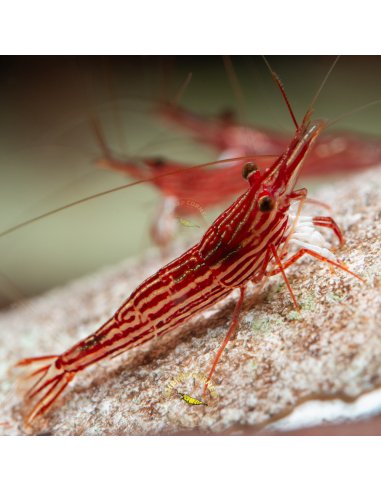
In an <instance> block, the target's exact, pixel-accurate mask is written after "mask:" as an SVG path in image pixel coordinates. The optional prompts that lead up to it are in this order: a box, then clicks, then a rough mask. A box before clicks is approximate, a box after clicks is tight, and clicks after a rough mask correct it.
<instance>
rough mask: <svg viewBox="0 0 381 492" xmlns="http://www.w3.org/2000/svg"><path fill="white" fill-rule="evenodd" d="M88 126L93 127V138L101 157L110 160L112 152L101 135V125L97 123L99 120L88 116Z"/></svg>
mask: <svg viewBox="0 0 381 492" xmlns="http://www.w3.org/2000/svg"><path fill="white" fill-rule="evenodd" d="M90 124H91V126H92V127H93V130H94V134H95V138H96V140H97V142H98V144H99V147H100V149H101V151H102V154H103V156H104V157H105V158H106V159H112V152H111V150H110V148H109V146H108V145H107V142H106V138H105V135H104V133H103V129H102V125H101V123H100V121H99V118H97V117H96V116H90Z"/></svg>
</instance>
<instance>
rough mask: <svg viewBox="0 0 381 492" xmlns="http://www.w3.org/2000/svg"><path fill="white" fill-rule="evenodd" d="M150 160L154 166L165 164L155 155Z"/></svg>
mask: <svg viewBox="0 0 381 492" xmlns="http://www.w3.org/2000/svg"><path fill="white" fill-rule="evenodd" d="M152 162H153V165H154V166H155V167H162V166H164V164H165V161H164V159H163V158H162V157H155V158H154V159H153V161H152Z"/></svg>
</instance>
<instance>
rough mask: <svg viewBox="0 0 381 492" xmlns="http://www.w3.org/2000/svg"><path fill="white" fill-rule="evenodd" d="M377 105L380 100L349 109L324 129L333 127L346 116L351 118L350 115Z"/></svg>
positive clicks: (380, 102)
mask: <svg viewBox="0 0 381 492" xmlns="http://www.w3.org/2000/svg"><path fill="white" fill-rule="evenodd" d="M378 104H381V99H375V100H374V101H371V102H368V103H366V104H364V105H363V106H359V107H358V108H354V109H351V110H350V111H347V112H346V113H343V114H342V115H340V116H338V117H337V118H335V119H334V120H332V121H330V122H328V124H327V125H326V128H328V127H330V126H332V125H335V124H336V123H337V122H338V121H340V120H342V119H344V118H347V117H348V116H352V114H356V113H359V112H360V111H362V110H363V109H367V108H371V107H372V106H377V105H378Z"/></svg>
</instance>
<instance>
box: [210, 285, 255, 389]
mask: <svg viewBox="0 0 381 492" xmlns="http://www.w3.org/2000/svg"><path fill="white" fill-rule="evenodd" d="M245 292H246V287H241V288H240V296H239V299H238V302H237V304H236V306H235V308H234V312H233V318H232V321H231V323H230V327H229V331H228V332H227V334H226V336H225V338H224V341H223V342H222V344H221V346H220V348H219V349H218V352H217V354H216V356H215V358H214V361H213V364H212V367H211V369H210V371H209V374H208V377H207V379H206V382H205V385H204V391H203V396H205V394H206V391H207V389H208V385H209V382H210V380H211V378H212V376H213V373H214V371H215V369H216V367H217V364H218V361H219V360H220V358H221V355H222V353H223V351H224V350H225V347H226V345H227V344H228V342H229V340H230V339H231V337H232V336H233V335H234V333H235V331H236V329H237V325H238V321H239V315H240V313H241V308H242V304H243V301H244V299H245Z"/></svg>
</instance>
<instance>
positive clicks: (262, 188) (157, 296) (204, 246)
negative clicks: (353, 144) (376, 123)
mask: <svg viewBox="0 0 381 492" xmlns="http://www.w3.org/2000/svg"><path fill="white" fill-rule="evenodd" d="M315 99H316V98H315ZM315 99H314V101H315ZM311 116H312V104H311V107H310V108H309V109H308V110H307V112H306V114H305V116H304V119H303V121H302V123H301V125H300V126H299V125H296V132H295V135H294V136H293V138H292V139H291V141H290V143H289V145H288V146H287V148H286V150H285V151H284V152H282V153H281V154H280V156H279V157H278V158H277V159H276V160H275V162H274V163H273V164H272V165H271V166H269V167H268V168H267V169H266V170H264V171H261V170H260V169H258V167H257V166H256V165H255V163H253V162H252V161H251V160H250V161H248V162H246V163H245V164H244V167H243V171H242V174H243V176H244V178H245V180H246V183H247V189H246V191H245V192H244V193H242V194H241V195H240V196H239V197H238V198H237V199H236V200H234V201H233V203H232V204H231V205H230V206H229V207H228V208H227V209H226V210H225V211H223V212H222V213H221V214H220V215H219V216H218V217H217V218H216V219H215V221H214V222H213V223H212V225H211V226H210V227H209V228H208V229H207V231H206V232H205V234H204V235H203V237H202V238H201V240H200V241H199V242H197V243H196V244H195V245H194V246H192V247H191V248H189V249H188V250H187V251H185V252H184V253H183V254H182V255H180V256H179V257H178V258H176V259H175V260H173V261H171V262H170V263H168V264H167V265H165V266H164V267H162V268H160V269H159V270H158V271H157V272H156V273H155V274H153V275H152V276H151V277H149V278H148V279H147V280H145V281H144V282H143V283H142V284H141V285H139V286H138V287H137V288H136V290H135V291H134V292H133V293H132V294H131V295H130V296H129V297H128V298H127V299H126V301H125V302H124V303H123V304H122V305H121V306H120V307H119V308H118V309H117V311H116V312H115V313H114V315H113V316H112V317H111V318H110V319H109V320H108V321H106V322H105V323H104V324H103V325H102V326H101V327H100V328H99V329H98V330H97V331H95V332H94V333H93V334H91V335H89V336H87V337H86V338H84V339H83V340H81V341H79V342H78V343H77V344H75V345H74V346H72V347H70V348H68V349H67V350H66V351H64V352H63V353H61V354H56V355H48V356H42V357H32V358H26V359H23V360H21V361H20V362H19V363H18V365H19V366H23V367H28V366H33V365H35V364H37V365H38V366H41V364H42V367H38V368H37V369H35V370H34V371H32V372H31V374H30V377H32V378H36V381H35V383H34V384H33V385H32V387H31V388H30V389H29V391H28V393H27V399H28V400H29V401H30V402H31V403H32V408H31V410H30V411H29V413H28V415H27V417H26V422H27V423H28V424H32V423H33V421H34V420H35V419H36V418H38V417H40V416H42V415H44V414H45V413H46V412H47V411H48V409H49V408H50V407H51V406H52V405H53V403H54V402H55V401H56V400H57V398H58V397H59V395H60V394H61V393H62V392H63V391H64V390H65V388H66V387H67V385H68V384H69V383H70V381H72V380H73V378H74V377H75V376H76V375H77V373H79V372H81V371H83V370H85V369H86V368H87V367H89V366H91V365H93V364H95V363H96V362H98V361H100V360H102V359H105V358H108V357H115V356H117V355H120V354H122V353H124V352H126V351H127V350H130V349H132V348H135V347H139V346H141V345H142V344H146V343H147V342H148V341H150V340H152V339H154V338H156V337H161V336H162V335H165V334H166V333H168V332H170V331H173V330H175V329H178V328H180V327H181V326H182V325H184V323H185V322H186V321H188V320H189V319H190V318H192V317H194V316H196V315H197V314H199V313H201V312H202V311H204V310H205V309H207V308H208V307H210V306H212V305H214V304H215V303H216V302H218V301H220V300H222V299H224V298H226V297H227V296H228V295H229V294H231V293H232V292H233V291H234V290H239V293H240V296H239V300H238V303H237V305H236V307H235V309H234V313H233V316H232V321H231V324H230V327H229V330H228V332H227V335H226V337H225V339H224V341H223V343H222V345H221V347H220V349H219V350H218V352H217V354H216V356H215V357H214V360H213V363H212V365H211V369H210V371H209V373H208V377H207V381H206V383H205V387H204V394H205V391H206V389H207V387H208V384H209V381H210V379H211V377H212V375H213V373H214V371H215V369H216V367H217V363H218V361H219V359H220V357H221V355H222V353H223V351H224V348H225V347H226V345H227V343H228V341H229V340H230V338H231V336H232V335H233V334H234V332H235V330H236V328H237V325H238V321H239V314H240V311H241V308H242V305H243V301H244V298H245V293H246V289H247V285H248V283H249V282H251V283H254V284H260V282H261V281H262V280H264V279H266V278H268V277H271V276H274V275H278V274H281V275H282V277H283V279H284V281H285V283H286V285H287V288H288V290H289V292H290V295H291V298H292V301H293V302H294V304H295V306H296V307H298V303H297V300H296V298H295V296H294V294H293V291H292V288H291V285H290V283H289V282H288V279H287V275H286V270H287V269H288V268H289V267H290V266H291V265H293V264H294V263H295V262H296V261H297V260H298V259H299V258H301V257H302V256H305V255H309V256H311V257H313V258H315V259H317V260H319V261H321V262H325V263H328V264H329V265H331V266H334V267H337V268H339V269H341V270H343V271H345V272H347V273H348V274H351V275H353V276H354V277H356V278H357V279H359V280H360V281H362V279H361V277H359V276H358V275H357V274H356V273H354V272H352V271H351V270H350V269H349V268H348V267H347V266H346V265H345V264H343V263H342V262H341V261H340V260H339V259H337V257H336V256H335V254H334V253H333V252H332V251H331V249H330V247H329V244H328V243H327V242H326V241H325V239H324V238H323V236H322V235H321V234H320V232H319V230H318V227H326V228H329V229H331V230H332V231H333V233H334V234H335V235H336V236H337V238H338V240H339V241H340V243H341V244H342V243H343V236H342V233H341V231H340V229H339V228H338V226H337V224H336V223H335V221H334V220H333V219H332V218H331V217H313V218H312V217H304V216H302V215H301V210H302V206H303V203H304V202H305V200H306V198H307V190H306V189H305V188H297V187H296V181H297V179H298V177H299V175H300V172H301V169H302V167H303V164H304V162H305V159H306V156H307V154H308V153H309V151H310V149H311V148H312V146H313V144H314V142H315V141H316V139H317V138H318V136H319V135H320V133H321V132H322V131H323V129H324V128H325V123H324V122H322V121H311ZM295 121H296V120H295ZM294 203H296V204H297V205H298V207H297V211H296V213H295V214H293V213H292V210H291V206H292V205H293V204H294ZM292 247H295V248H296V249H297V250H296V251H292Z"/></svg>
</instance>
